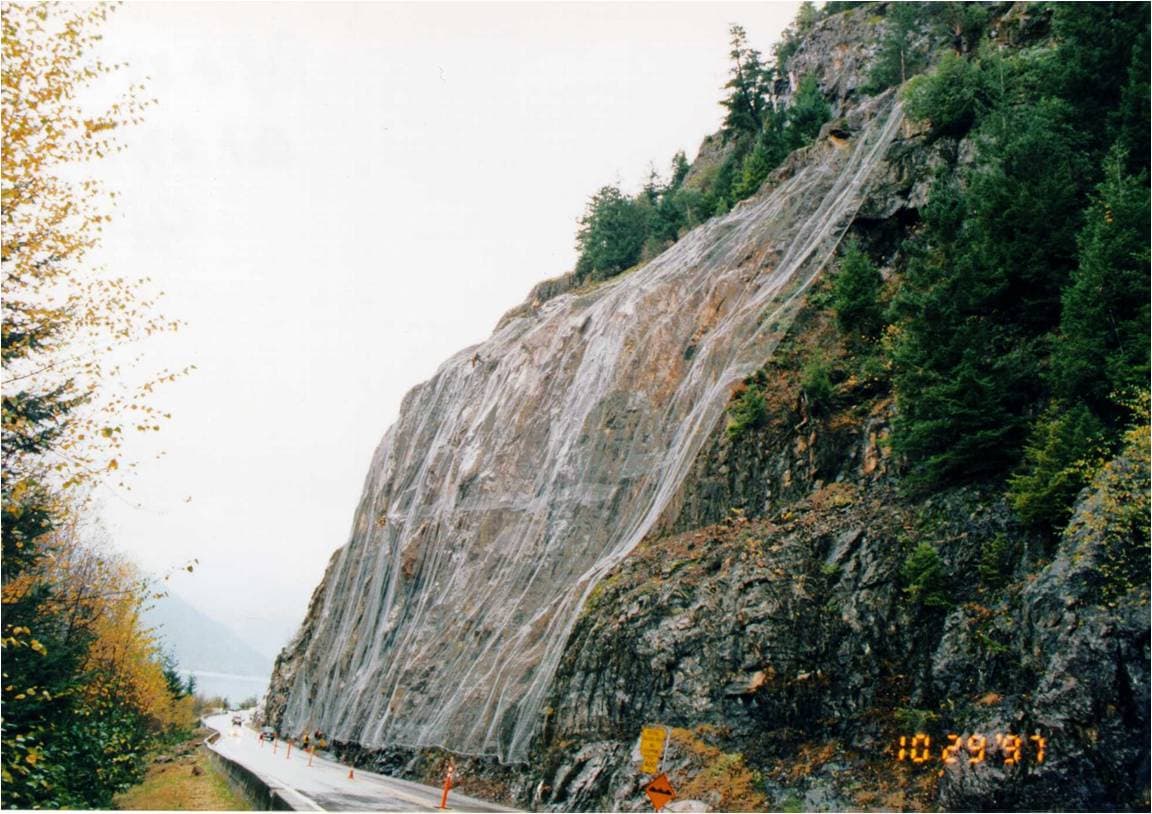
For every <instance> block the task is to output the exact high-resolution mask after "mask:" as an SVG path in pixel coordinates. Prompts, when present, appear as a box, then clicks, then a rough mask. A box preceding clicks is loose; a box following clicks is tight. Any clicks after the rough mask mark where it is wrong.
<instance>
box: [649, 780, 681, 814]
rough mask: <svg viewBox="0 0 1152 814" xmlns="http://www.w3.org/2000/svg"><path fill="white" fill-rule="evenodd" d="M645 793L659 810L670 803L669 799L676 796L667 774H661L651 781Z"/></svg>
mask: <svg viewBox="0 0 1152 814" xmlns="http://www.w3.org/2000/svg"><path fill="white" fill-rule="evenodd" d="M644 793H645V794H647V795H648V799H649V800H651V801H652V807H653V808H654V809H656V810H657V811H659V810H660V809H662V808H663V807H664V806H666V805H668V801H669V800H671V799H672V798H673V797H675V796H676V792H675V791H673V789H672V784H671V783H669V782H668V775H666V774H662V775H660V776H659V777H657V778H656V779H655V780H653V781H652V782H651V783H649V784H648V787H647V788H646V789H644Z"/></svg>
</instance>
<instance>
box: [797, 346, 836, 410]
mask: <svg viewBox="0 0 1152 814" xmlns="http://www.w3.org/2000/svg"><path fill="white" fill-rule="evenodd" d="M802 376H803V378H802V379H801V382H800V387H801V389H802V390H803V391H804V395H805V396H807V397H808V404H809V405H810V406H811V408H812V410H813V411H814V412H826V411H827V410H828V409H829V408H830V407H831V406H832V393H833V392H834V390H835V387H834V386H833V384H832V376H831V373H830V368H829V366H828V363H827V362H826V361H825V360H824V359H823V358H822V357H817V358H815V359H811V360H809V362H808V364H806V365H804V371H803V374H802Z"/></svg>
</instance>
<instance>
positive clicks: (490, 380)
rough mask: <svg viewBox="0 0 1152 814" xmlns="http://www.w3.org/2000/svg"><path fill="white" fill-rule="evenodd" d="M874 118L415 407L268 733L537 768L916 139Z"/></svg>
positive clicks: (545, 317) (385, 456)
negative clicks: (905, 143) (604, 641)
mask: <svg viewBox="0 0 1152 814" xmlns="http://www.w3.org/2000/svg"><path fill="white" fill-rule="evenodd" d="M900 124H901V115H900V112H899V108H898V107H897V106H895V105H894V104H893V100H892V97H891V95H888V96H886V97H882V98H879V99H877V100H874V101H872V102H870V103H869V104H867V105H862V106H860V107H859V108H858V109H857V110H856V111H855V112H854V113H853V116H852V119H851V121H850V125H851V127H852V130H853V132H854V134H855V135H854V136H853V137H852V138H851V139H850V140H832V139H826V140H824V141H823V142H821V143H820V144H818V145H816V146H814V147H813V148H810V149H809V150H808V151H806V153H805V154H804V158H803V160H799V159H798V160H796V161H794V162H792V163H791V164H790V165H789V166H788V167H786V168H784V169H783V170H782V171H781V172H780V173H778V174H777V176H776V177H775V178H774V180H773V182H772V184H773V186H772V188H771V190H770V191H769V192H767V193H765V194H763V195H762V196H760V197H759V198H756V199H754V200H751V201H749V202H747V203H745V204H743V205H741V206H739V207H737V208H736V209H735V210H734V211H733V212H731V213H729V214H728V215H727V216H725V217H722V218H717V219H714V220H713V221H710V222H708V223H707V224H705V225H703V226H702V227H700V228H698V229H696V230H694V231H693V232H692V233H690V234H689V235H687V236H685V237H684V238H683V239H682V240H681V241H680V242H678V243H677V244H676V245H675V246H673V247H672V248H671V249H669V250H668V251H667V252H665V253H664V254H662V255H660V256H659V257H657V258H655V259H654V260H653V261H651V262H650V263H648V264H647V265H645V266H644V267H642V268H640V269H638V270H636V271H634V272H632V273H630V274H628V275H624V276H623V277H620V278H616V279H614V280H611V281H609V282H608V283H605V284H604V285H602V286H599V287H597V288H595V289H593V290H590V291H584V292H572V293H569V294H565V295H562V296H559V297H556V298H554V299H551V300H549V301H548V302H545V303H543V304H542V305H541V306H540V307H539V309H537V310H535V311H533V312H532V313H529V314H524V315H520V316H515V315H514V316H512V317H511V318H510V319H508V320H506V321H505V322H504V323H503V324H502V326H501V327H500V328H499V329H498V330H497V332H496V333H495V334H494V335H493V337H492V338H491V339H490V340H488V341H487V342H486V343H484V344H483V345H481V346H479V347H477V348H469V349H467V350H465V351H462V352H461V353H459V354H457V355H456V356H455V357H453V358H452V359H451V360H449V361H448V362H447V363H445V365H444V366H442V367H441V369H440V370H439V371H438V372H437V374H436V375H435V376H434V377H433V379H432V380H431V381H429V382H427V383H426V384H424V385H421V386H420V387H417V388H416V389H414V390H413V391H412V392H410V393H409V394H408V396H407V397H406V398H405V400H404V404H403V405H402V408H401V416H400V418H399V420H398V421H397V423H396V425H395V426H393V427H392V429H391V430H389V432H388V434H387V435H386V436H385V439H384V440H383V442H382V443H381V445H380V447H379V449H378V450H377V453H376V455H375V457H374V460H373V463H372V467H371V470H370V472H369V476H368V479H367V482H366V484H365V489H364V495H363V497H362V499H361V503H360V506H359V508H358V509H357V512H356V516H355V521H354V528H353V533H352V536H351V539H350V540H349V542H348V544H347V545H346V546H345V547H344V548H343V549H341V550H340V552H338V554H337V555H336V556H335V557H334V559H333V562H332V564H331V566H330V567H329V571H328V573H327V574H326V576H325V585H324V586H323V587H322V589H321V590H319V591H318V592H317V595H316V597H315V599H314V601H313V604H312V607H311V608H310V611H309V614H308V618H307V620H306V622H305V625H304V628H303V629H302V631H301V634H300V635H299V637H298V639H297V641H296V642H295V643H294V645H292V646H291V647H290V648H289V650H288V651H287V652H286V653H285V654H284V655H283V656H282V657H281V660H280V662H279V664H278V669H277V673H276V676H275V678H274V681H273V689H272V693H271V696H270V700H269V705H268V714H269V717H270V718H271V719H272V720H275V721H276V722H277V723H278V725H279V726H280V727H281V729H282V730H284V731H297V730H303V729H311V728H317V727H318V728H320V729H322V730H324V731H325V732H327V733H328V734H329V735H330V736H331V737H332V738H334V739H336V740H338V741H341V742H348V743H356V744H359V745H361V746H365V747H374V746H384V745H394V744H401V745H408V746H445V747H448V748H451V749H453V750H454V751H457V752H460V753H465V754H495V755H498V756H500V757H501V758H503V759H509V760H519V759H523V758H524V757H525V756H526V754H527V750H528V745H529V743H530V741H531V739H532V737H533V736H534V734H535V733H536V731H537V729H538V727H539V725H540V721H541V714H540V713H541V710H542V707H543V704H544V699H545V696H546V693H547V692H548V688H549V686H550V683H551V680H552V676H553V673H554V672H555V669H556V666H557V664H558V662H559V659H560V656H561V654H562V652H563V647H564V644H565V642H566V641H567V638H568V634H569V633H570V631H571V628H572V625H573V624H574V622H575V619H576V617H577V614H578V611H579V608H580V607H581V606H582V604H583V602H584V600H585V599H586V598H587V596H588V594H589V593H590V592H591V591H592V590H593V588H594V587H595V585H596V583H597V582H598V581H599V579H600V578H601V577H602V576H603V575H604V574H605V573H606V572H607V571H608V570H609V569H610V568H612V567H613V566H614V565H615V564H616V563H617V562H619V561H620V560H621V559H622V558H623V557H624V556H626V555H627V554H628V553H629V552H630V551H631V550H632V549H633V548H634V547H635V546H636V544H637V543H639V541H640V540H641V539H642V538H643V537H644V536H645V535H646V534H647V533H648V532H649V531H650V529H651V528H652V526H653V524H655V523H656V521H657V520H658V519H659V518H660V517H661V516H662V515H663V514H664V513H665V509H666V506H667V504H668V502H669V500H670V499H671V498H672V496H673V495H674V494H675V493H676V492H677V491H678V490H679V489H680V486H681V484H682V482H683V480H684V478H685V476H686V474H687V473H688V471H689V469H690V467H691V464H692V462H693V460H694V459H695V457H696V454H697V452H698V450H699V449H700V447H701V445H702V444H703V443H704V442H705V440H706V439H707V437H708V436H709V434H710V433H711V432H712V430H713V428H714V427H716V425H717V423H718V422H719V421H720V418H721V415H722V413H723V411H724V408H725V405H726V403H727V400H728V395H729V393H730V390H731V388H732V386H733V385H735V384H736V383H738V382H739V381H741V380H742V379H743V378H744V377H745V376H747V375H748V374H749V373H751V372H752V371H754V370H755V369H756V368H758V367H759V366H760V365H761V364H762V363H763V360H764V359H766V358H768V357H769V356H770V354H771V352H772V350H773V348H774V347H775V346H776V344H777V343H778V342H779V339H780V337H781V336H783V334H784V332H785V331H786V330H787V327H788V325H789V322H790V320H791V318H792V316H793V314H794V311H795V308H796V306H797V304H798V303H799V302H800V299H799V295H800V294H801V293H802V292H803V290H804V289H805V288H806V287H807V285H808V284H809V283H810V281H811V280H812V278H813V275H815V274H816V272H817V271H818V270H819V269H820V268H821V267H822V266H823V265H824V264H825V263H826V261H827V260H828V258H829V257H830V256H831V254H832V252H833V251H834V250H835V247H836V245H837V244H838V242H839V240H840V238H841V237H842V235H843V233H844V230H845V229H846V228H847V227H848V225H849V224H850V223H851V221H852V219H853V218H854V217H855V214H856V212H857V210H858V209H859V208H860V206H861V205H862V203H863V201H864V199H865V197H866V195H867V190H868V187H869V184H870V181H871V179H872V178H873V176H874V175H875V174H876V172H877V168H878V167H879V166H881V165H882V163H883V160H884V157H885V156H886V155H887V154H888V150H889V147H890V145H891V143H892V140H893V138H894V137H895V136H896V134H897V133H898V131H899V129H900Z"/></svg>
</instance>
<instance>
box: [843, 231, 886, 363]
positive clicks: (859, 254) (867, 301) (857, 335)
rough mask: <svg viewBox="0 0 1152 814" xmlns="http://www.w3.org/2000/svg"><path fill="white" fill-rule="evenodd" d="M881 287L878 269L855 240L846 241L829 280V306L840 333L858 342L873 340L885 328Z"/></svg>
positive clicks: (882, 282)
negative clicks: (834, 312) (836, 269)
mask: <svg viewBox="0 0 1152 814" xmlns="http://www.w3.org/2000/svg"><path fill="white" fill-rule="evenodd" d="M883 288H884V278H883V277H882V276H881V275H880V270H879V269H878V268H876V266H875V265H874V264H873V263H872V261H871V260H870V259H869V258H868V255H866V254H865V253H864V252H863V251H862V250H861V249H860V245H859V244H858V243H857V242H856V241H855V240H853V241H851V242H849V243H848V246H847V247H846V248H845V250H844V254H843V256H842V257H841V259H840V271H839V272H838V273H837V274H836V277H835V278H834V279H833V282H832V307H833V308H834V309H835V311H836V324H837V325H839V326H840V331H841V333H843V334H844V335H845V336H848V337H851V338H852V339H853V340H854V341H855V342H856V343H857V344H860V343H871V342H875V341H876V339H878V338H879V336H880V331H881V330H882V329H883V327H884V306H883V304H882V303H881V301H880V292H881V291H882V290H883Z"/></svg>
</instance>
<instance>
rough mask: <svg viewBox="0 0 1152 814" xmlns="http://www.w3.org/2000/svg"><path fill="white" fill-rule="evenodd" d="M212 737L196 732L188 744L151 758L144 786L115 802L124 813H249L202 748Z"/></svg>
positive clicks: (249, 808) (118, 798) (125, 794)
mask: <svg viewBox="0 0 1152 814" xmlns="http://www.w3.org/2000/svg"><path fill="white" fill-rule="evenodd" d="M210 734H212V730H210V729H199V730H197V731H196V733H195V734H194V735H193V736H192V737H191V738H190V739H189V740H187V741H185V742H184V743H181V744H177V745H176V746H173V747H171V748H169V749H166V750H164V751H163V752H162V753H161V754H159V755H157V756H156V757H155V758H153V761H152V765H151V766H149V767H148V773H147V774H146V775H145V777H144V780H143V782H141V783H140V784H139V785H138V786H134V787H132V788H130V789H128V791H125V792H123V793H122V794H118V795H117V796H116V798H115V806H116V808H118V809H120V810H123V811H251V810H252V806H251V805H250V804H249V803H248V801H247V800H246V799H244V797H243V796H242V795H240V794H237V793H236V792H235V791H233V790H232V788H231V787H230V786H229V785H228V781H227V780H226V779H225V778H224V776H223V775H222V774H220V772H218V771H217V770H216V769H215V767H213V766H212V763H211V762H210V761H209V759H208V755H207V754H206V751H205V749H204V747H203V746H202V744H203V743H204V739H205V738H207V737H208V736H209V735H210Z"/></svg>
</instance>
